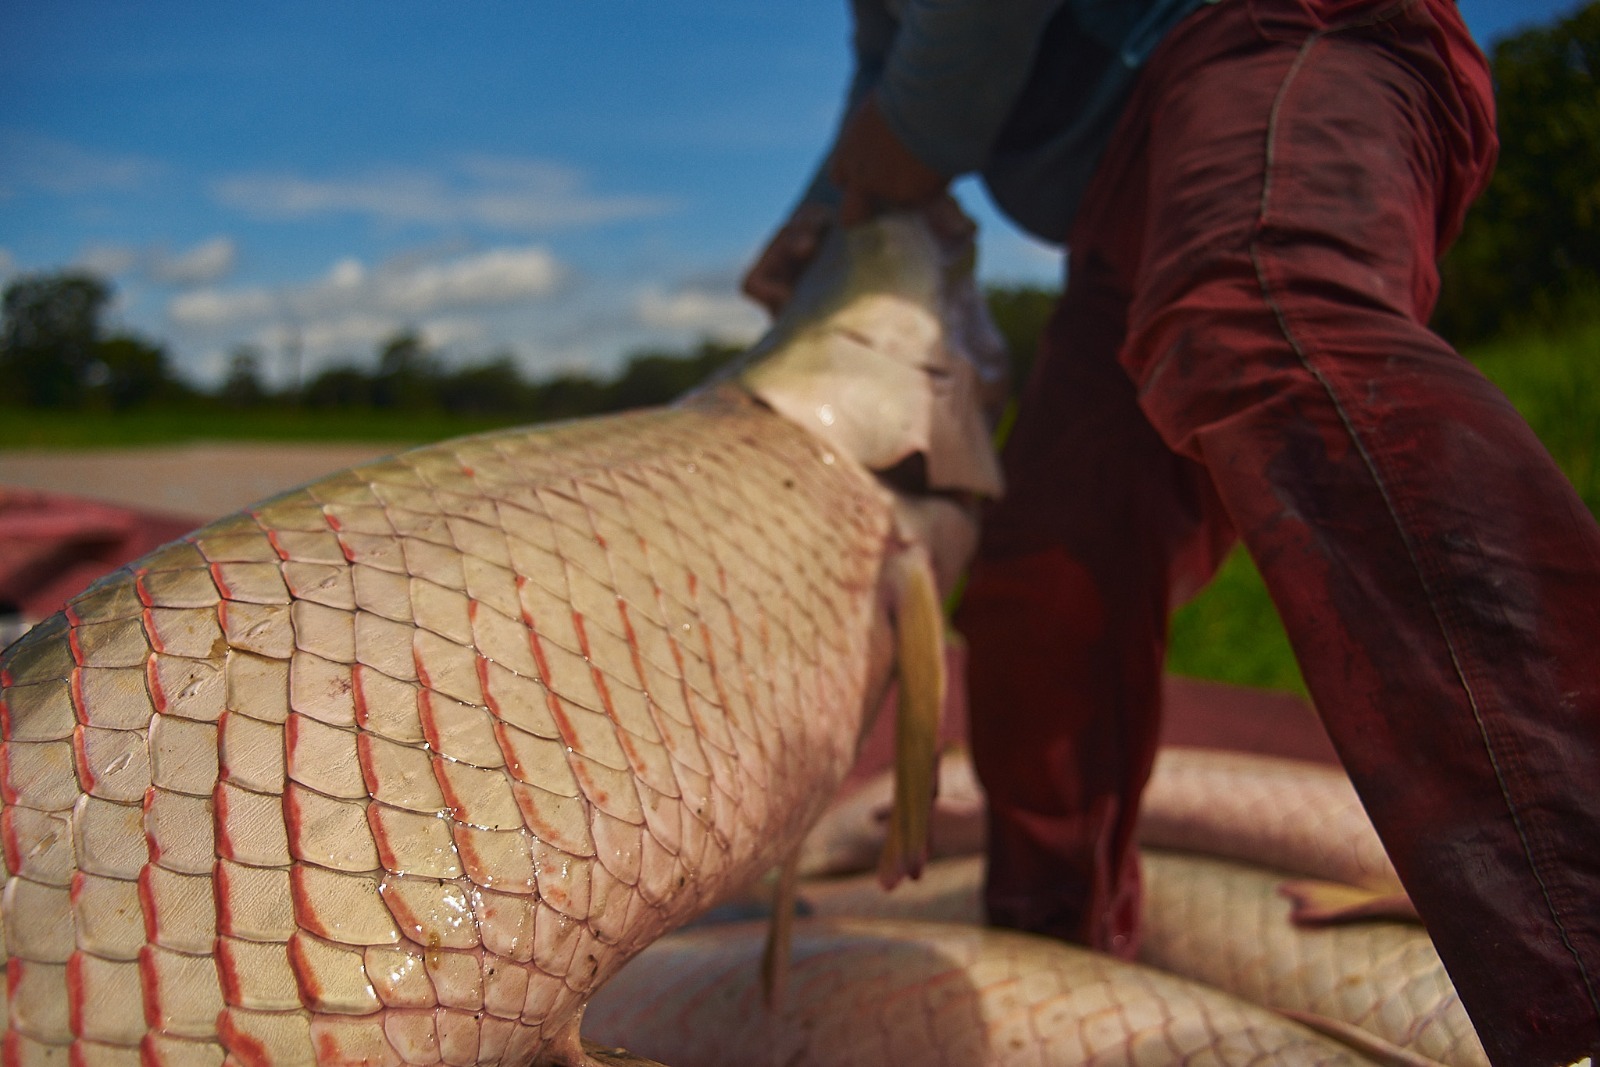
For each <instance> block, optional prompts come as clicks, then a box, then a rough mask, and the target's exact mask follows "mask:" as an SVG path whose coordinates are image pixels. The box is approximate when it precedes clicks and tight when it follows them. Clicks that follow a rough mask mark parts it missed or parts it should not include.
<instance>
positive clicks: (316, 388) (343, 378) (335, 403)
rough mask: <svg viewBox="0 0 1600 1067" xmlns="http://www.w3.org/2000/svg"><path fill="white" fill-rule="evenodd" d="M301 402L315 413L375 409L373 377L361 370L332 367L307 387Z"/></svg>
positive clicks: (307, 384) (302, 391) (353, 367)
mask: <svg viewBox="0 0 1600 1067" xmlns="http://www.w3.org/2000/svg"><path fill="white" fill-rule="evenodd" d="M300 402H301V403H302V404H304V405H305V406H306V407H308V408H311V409H313V410H319V409H323V410H325V409H330V408H331V409H333V410H337V411H349V410H352V409H356V408H369V407H371V406H372V375H370V374H368V373H367V372H366V371H364V370H362V369H361V368H360V367H355V366H351V365H349V364H340V365H338V366H333V367H329V368H328V369H327V370H324V371H323V372H321V373H320V374H318V375H317V376H316V377H315V378H312V379H311V381H309V382H307V383H306V386H305V388H304V389H302V390H301V391H300Z"/></svg>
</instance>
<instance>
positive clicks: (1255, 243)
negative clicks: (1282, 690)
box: [1249, 31, 1600, 1015]
mask: <svg viewBox="0 0 1600 1067" xmlns="http://www.w3.org/2000/svg"><path fill="white" fill-rule="evenodd" d="M1324 36H1325V34H1324V33H1323V32H1321V31H1315V32H1313V33H1311V34H1310V35H1308V36H1307V38H1306V40H1305V41H1304V43H1303V44H1302V45H1301V47H1300V50H1299V53H1298V54H1297V55H1296V56H1295V59H1294V62H1293V63H1291V64H1290V66H1289V68H1288V70H1287V71H1286V72H1285V74H1284V78H1283V81H1282V83H1281V84H1280V85H1279V87H1278V92H1277V95H1276V96H1275V97H1274V98H1273V102H1272V107H1271V110H1270V112H1269V114H1268V120H1267V139H1266V144H1265V146H1264V150H1265V166H1264V173H1263V179H1262V185H1261V199H1260V203H1259V208H1258V213H1257V219H1256V225H1255V230H1254V232H1253V233H1252V234H1251V236H1250V241H1249V254H1250V261H1251V265H1252V267H1253V268H1254V270H1255V274H1256V281H1257V284H1258V285H1259V286H1260V289H1261V295H1262V299H1263V301H1264V302H1265V303H1266V305H1267V307H1268V309H1269V310H1270V311H1271V313H1272V315H1273V318H1274V320H1275V321H1276V323H1277V325H1278V330H1279V332H1280V333H1281V334H1282V336H1283V339H1284V341H1285V343H1286V344H1287V345H1288V346H1289V349H1290V351H1291V352H1292V353H1293V355H1294V357H1295V359H1296V360H1297V361H1298V362H1299V363H1300V365H1301V366H1302V367H1303V368H1304V369H1305V371H1306V372H1307V373H1308V374H1309V375H1311V377H1312V379H1313V380H1315V381H1316V383H1317V385H1318V387H1319V388H1320V389H1321V390H1322V391H1323V393H1324V395H1325V396H1326V397H1327V399H1328V402H1329V404H1330V405H1331V406H1332V408H1333V410H1334V412H1335V414H1336V415H1337V416H1338V418H1339V422H1340V425H1341V426H1342V427H1343V428H1344V432H1345V434H1346V436H1347V437H1348V438H1349V440H1350V443H1351V446H1352V447H1353V448H1354V449H1355V452H1356V454H1357V455H1358V456H1360V458H1361V462H1362V465H1363V466H1364V467H1365V468H1366V470H1367V474H1368V476H1369V477H1370V478H1371V479H1372V482H1373V485H1374V487H1375V488H1376V489H1377V491H1378V495H1379V498H1380V499H1381V500H1382V501H1383V506H1384V509H1385V511H1386V512H1387V513H1388V515H1389V518H1390V521H1391V522H1392V523H1393V525H1394V527H1395V530H1396V532H1397V533H1398V534H1399V537H1400V542H1401V544H1402V545H1403V546H1404V547H1405V551H1406V556H1407V558H1408V560H1409V561H1410V565H1411V570H1412V573H1413V575H1414V576H1415V577H1416V579H1417V581H1418V583H1419V584H1420V585H1421V587H1422V589H1423V595H1424V596H1425V597H1426V599H1427V603H1428V610H1429V613H1430V614H1431V615H1432V616H1433V619H1434V622H1435V624H1436V626H1437V627H1438V630H1439V634H1440V637H1441V638H1442V639H1443V641H1444V644H1445V648H1446V650H1447V651H1448V653H1449V655H1450V663H1451V666H1452V668H1453V669H1454V671H1455V675H1456V678H1457V680H1458V681H1459V682H1460V685H1461V690H1462V692H1463V694H1464V695H1465V696H1466V698H1467V706H1468V708H1469V709H1470V710H1471V714H1472V717H1473V721H1474V723H1475V724H1476V726H1477V728H1478V736H1479V738H1480V739H1481V741H1482V743H1483V751H1484V754H1485V756H1487V758H1488V761H1489V766H1490V768H1491V769H1492V770H1493V771H1494V776H1495V784H1496V786H1497V787H1498V789H1499V791H1500V797H1501V801H1502V803H1503V804H1504V805H1505V809H1506V813H1507V814H1508V815H1509V816H1510V818H1511V825H1512V829H1513V831H1514V832H1515V833H1516V837H1517V842H1518V844H1519V845H1521V847H1522V852H1523V858H1524V860H1525V861H1526V863H1527V865H1528V870H1529V872H1530V873H1531V874H1532V875H1533V878H1534V881H1535V882H1536V883H1537V885H1538V887H1539V892H1540V894H1541V896H1542V897H1543V898H1544V903H1545V909H1546V911H1547V912H1548V914H1549V916H1550V920H1551V922H1552V923H1553V924H1554V925H1555V928H1556V931H1557V933H1558V934H1559V936H1560V938H1561V943H1562V945H1563V946H1564V947H1565V949H1566V950H1567V953H1568V955H1569V956H1570V957H1571V959H1572V960H1573V963H1574V964H1575V966H1576V967H1577V969H1578V973H1579V975H1581V976H1582V979H1583V983H1584V988H1585V992H1586V993H1587V995H1588V999H1589V1001H1590V1003H1591V1005H1593V1006H1594V1008H1595V1011H1596V1014H1597V1015H1600V995H1597V992H1596V988H1595V982H1594V979H1593V977H1592V976H1591V975H1590V974H1589V971H1588V968H1587V967H1586V965H1585V962H1584V959H1583V955H1582V953H1580V952H1579V951H1578V949H1577V946H1576V945H1575V944H1574V943H1573V941H1572V939H1571V937H1570V935H1569V933H1568V931H1567V928H1566V924H1565V923H1564V922H1563V921H1562V917H1561V912H1560V910H1559V909H1558V908H1557V907H1556V903H1555V900H1554V897H1553V895H1552V892H1551V889H1550V885H1549V884H1548V882H1547V880H1546V878H1545V874H1544V870H1543V865H1542V863H1541V862H1540V856H1547V855H1548V853H1549V852H1550V850H1549V849H1548V848H1541V849H1536V848H1535V847H1534V844H1533V842H1532V841H1531V840H1530V838H1529V835H1528V832H1527V829H1526V828H1525V826H1524V820H1523V816H1522V813H1521V810H1520V808H1519V805H1518V804H1517V803H1516V801H1515V799H1514V798H1513V795H1512V790H1511V786H1510V784H1509V781H1508V777H1509V776H1508V774H1507V773H1506V769H1505V768H1504V767H1502V765H1501V759H1500V757H1499V754H1498V753H1497V752H1496V749H1495V743H1494V741H1493V739H1492V737H1491V730H1490V728H1489V725H1488V723H1487V722H1486V721H1485V719H1484V716H1483V712H1482V708H1481V707H1480V706H1479V702H1478V695H1477V692H1476V690H1475V689H1474V686H1473V684H1472V682H1471V680H1470V678H1469V677H1468V671H1467V669H1466V665H1465V663H1464V662H1463V660H1462V657H1461V654H1460V651H1459V650H1458V648H1457V644H1456V641H1455V639H1454V637H1453V636H1452V629H1453V628H1452V626H1451V625H1450V624H1449V623H1448V621H1447V618H1446V615H1447V614H1448V613H1447V612H1446V611H1445V610H1444V609H1443V607H1442V605H1441V603H1440V599H1439V597H1438V596H1437V594H1436V591H1435V588H1434V583H1433V582H1432V581H1430V579H1429V577H1428V575H1427V572H1426V570H1425V568H1424V567H1423V565H1422V560H1421V556H1420V552H1419V546H1418V545H1417V544H1416V543H1415V541H1414V538H1413V537H1412V535H1411V533H1410V528H1409V526H1408V525H1407V521H1406V520H1407V519H1408V518H1409V514H1402V512H1407V513H1408V512H1409V509H1406V508H1403V507H1401V506H1399V505H1397V502H1396V500H1395V498H1394V496H1393V494H1392V493H1391V492H1390V488H1389V481H1388V479H1387V478H1386V477H1385V476H1384V473H1383V471H1382V470H1381V464H1380V463H1379V462H1378V460H1377V457H1376V456H1375V455H1373V454H1372V452H1371V451H1370V450H1369V449H1368V448H1367V446H1366V443H1365V441H1364V440H1363V438H1362V437H1361V435H1360V433H1359V432H1358V430H1357V427H1356V425H1355V421H1354V420H1353V419H1352V417H1351V416H1350V413H1349V412H1347V411H1346V410H1345V407H1344V405H1343V404H1342V403H1341V401H1340V399H1339V396H1338V393H1337V392H1336V391H1335V390H1334V388H1333V386H1332V383H1331V382H1329V380H1328V378H1327V377H1326V375H1324V374H1323V373H1322V371H1321V370H1320V369H1319V368H1318V367H1317V366H1316V365H1315V364H1314V363H1313V361H1312V359H1311V357H1310V353H1309V351H1308V349H1307V347H1306V345H1304V344H1303V343H1302V342H1301V340H1300V337H1299V335H1298V334H1297V333H1296V332H1295V329H1294V327H1293V325H1292V324H1291V322H1290V320H1289V314H1288V311H1287V309H1286V308H1285V307H1284V305H1283V304H1282V302H1280V301H1279V299H1278V298H1277V296H1276V292H1275V289H1274V286H1273V284H1272V281H1271V278H1270V275H1269V272H1268V269H1267V264H1266V257H1265V254H1264V252H1263V240H1262V238H1263V235H1264V233H1265V230H1266V227H1267V220H1268V215H1269V208H1270V206H1271V203H1272V199H1271V198H1272V192H1273V184H1274V183H1273V178H1274V174H1275V164H1276V161H1277V151H1278V134H1279V123H1280V119H1281V115H1282V109H1283V106H1284V103H1285V101H1286V100H1287V99H1288V97H1289V94H1290V91H1291V88H1292V87H1293V85H1294V82H1295V79H1296V76H1297V75H1298V74H1299V72H1300V70H1301V69H1302V67H1303V66H1304V65H1305V63H1306V62H1307V61H1308V59H1309V57H1310V55H1311V53H1312V51H1313V50H1314V49H1315V48H1316V47H1317V45H1318V44H1320V43H1321V42H1322V39H1323V37H1324Z"/></svg>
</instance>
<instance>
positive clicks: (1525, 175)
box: [0, 2, 1600, 692]
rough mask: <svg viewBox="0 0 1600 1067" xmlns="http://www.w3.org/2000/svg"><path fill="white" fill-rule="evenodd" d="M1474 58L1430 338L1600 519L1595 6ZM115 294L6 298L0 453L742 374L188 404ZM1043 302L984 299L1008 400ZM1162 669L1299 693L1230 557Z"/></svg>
mask: <svg viewBox="0 0 1600 1067" xmlns="http://www.w3.org/2000/svg"><path fill="white" fill-rule="evenodd" d="M1490 58H1491V62H1492V66H1493V72H1494V79H1495V90H1496V100H1497V106H1498V110H1499V125H1500V136H1501V153H1500V161H1499V165H1498V167H1497V169H1496V171H1495V174H1494V177H1493V179H1492V181H1491V183H1490V185H1489V187H1488V189H1487V190H1486V191H1485V193H1484V194H1483V196H1482V197H1481V198H1480V199H1479V201H1478V202H1477V203H1476V205H1475V206H1474V207H1473V209H1472V211H1471V213H1470V214H1469V216H1468V219H1467V223H1466V226H1465V228H1464V230H1463V233H1462V235H1461V237H1460V239H1459V240H1458V241H1457V242H1456V244H1455V246H1454V247H1453V248H1452V249H1451V250H1450V252H1449V254H1448V255H1447V256H1446V258H1445V261H1444V264H1443V268H1442V283H1443V284H1442V290H1441V296H1440V300H1439V306H1438V309H1437V311H1436V314H1435V317H1434V321H1433V325H1434V327H1435V328H1436V329H1437V330H1438V331H1439V332H1440V333H1441V334H1443V335H1444V336H1445V337H1447V338H1449V339H1450V340H1451V341H1452V342H1454V343H1455V344H1456V345H1457V346H1458V347H1459V348H1460V349H1461V351H1462V352H1463V354H1464V355H1465V356H1466V357H1467V358H1469V359H1471V360H1472V361H1473V362H1474V363H1476V364H1477V365H1478V366H1479V367H1480V368H1481V369H1482V370H1483V371H1484V373H1485V374H1486V375H1487V376H1488V377H1489V378H1490V379H1491V380H1493V381H1494V382H1495V383H1496V384H1497V385H1498V386H1500V388H1501V389H1503V390H1504V391H1505V393H1506V394H1507V396H1508V397H1509V398H1510V399H1511V401H1512V402H1513V403H1514V404H1515V405H1516V406H1517V407H1518V409H1519V410H1520V411H1521V412H1522V413H1523V415H1524V416H1525V417H1526V418H1527V419H1528V421H1529V423H1530V424H1531V425H1532V426H1533V428H1534V430H1535V431H1536V432H1537V433H1538V434H1539V436H1540V438H1541V440H1543V441H1544V443H1545V445H1546V447H1547V448H1548V449H1549V450H1550V452H1551V454H1552V455H1553V456H1554V457H1555V459H1556V461H1557V463H1558V464H1559V465H1560V466H1561V467H1562V469H1563V470H1564V471H1565V472H1566V473H1567V476H1568V477H1569V478H1570V479H1571V480H1572V482H1573V485H1574V486H1575V487H1576V488H1577V490H1578V492H1579V494H1580V495H1581V496H1582V498H1583V499H1584V501H1585V502H1586V503H1587V504H1588V506H1589V508H1590V510H1591V511H1593V512H1595V513H1596V514H1597V515H1600V359H1597V354H1600V85H1597V80H1596V78H1597V74H1600V2H1595V3H1590V4H1587V5H1585V6H1583V7H1581V8H1579V9H1577V10H1576V11H1575V12H1574V13H1573V14H1572V15H1570V16H1568V17H1566V18H1563V19H1560V20H1558V21H1556V22H1554V23H1551V24H1550V25H1547V26H1543V27H1538V28H1534V29H1530V30H1528V31H1525V32H1523V33H1520V34H1517V35H1514V36H1510V37H1507V38H1505V39H1503V40H1501V41H1499V42H1498V43H1497V44H1496V45H1495V46H1494V48H1493V50H1492V53H1491V56H1490ZM113 295H114V294H113V292H112V290H111V287H110V286H109V284H108V283H107V282H105V281H103V280H101V279H99V278H96V277H94V276H92V275H89V274H85V273H81V272H64V273H58V274H46V275H30V276H24V277H21V278H17V279H15V280H13V281H12V282H11V283H10V284H9V285H8V286H7V288H6V290H5V293H4V306H3V322H0V448H16V447H30V446H55V447H59V446H95V445H118V444H145V443H153V442H161V441H176V440H184V439H189V440H193V439H198V438H224V437H227V438H255V439H267V440H272V439H300V440H316V439H323V440H327V439H334V438H339V439H345V440H356V439H360V440H375V441H384V442H392V443H394V444H396V445H401V444H409V443H421V442H425V441H430V440H437V439H439V438H442V437H447V436H451V435H454V434H459V433H465V432H472V431H476V430H482V429H488V428H492V427H495V426H503V425H509V424H516V423H532V422H541V421H547V420H552V419H564V418H575V417H580V416H586V415H594V414H600V413H605V412H611V411H620V410H625V409H629V408H635V407H642V406H646V405H651V404H660V403H665V402H667V401H669V400H671V399H672V398H674V397H676V396H678V395H680V394H681V393H683V392H684V391H686V390H688V389H690V388H692V387H694V386H695V385H697V384H699V383H700V382H702V381H704V380H705V379H706V378H707V377H708V376H709V375H711V374H713V373H715V372H716V371H717V370H718V369H719V368H721V367H723V366H724V365H726V364H727V363H728V362H730V361H731V360H732V359H734V358H735V357H736V356H737V355H738V354H739V352H738V350H737V349H736V348H734V347H732V346H729V345H725V344H720V343H717V342H714V341H711V340H706V341H702V342H701V343H700V344H699V345H698V346H696V347H694V348H693V349H691V350H689V351H640V352H635V353H632V354H631V355H630V356H629V357H628V359H627V360H626V362H625V364H624V369H623V370H622V372H621V373H620V374H618V375H616V376H615V377H612V378H607V379H597V378H592V377H589V376H587V375H585V374H582V373H577V372H572V373H567V374H562V375H558V376H555V377H551V378H547V379H544V380H540V381H529V380H527V379H526V378H524V376H523V375H522V373H521V372H520V371H519V369H518V368H517V366H516V363H515V362H514V361H513V359H512V357H511V356H510V354H508V353H489V354H487V355H485V356H483V357H482V358H479V359H476V360H472V361H469V362H467V363H465V364H463V365H460V366H453V367H447V366H445V365H443V364H442V363H441V362H440V360H439V359H438V358H437V356H436V355H435V354H434V353H433V352H430V351H429V350H428V348H427V347H426V346H425V344H424V343H423V341H422V339H421V338H420V336H419V335H418V334H416V333H414V332H401V333H398V334H396V335H394V336H392V337H390V338H388V339H387V340H385V341H384V342H383V343H381V344H380V345H379V346H378V347H377V350H376V351H375V352H373V353H371V354H370V355H369V356H368V357H367V358H365V359H358V358H351V359H349V360H346V361H344V362H341V363H338V364H335V365H333V366H329V367H327V368H325V369H323V370H321V371H320V372H318V373H317V374H315V375H314V376H312V377H310V378H309V379H307V380H305V381H303V382H300V383H297V384H296V385H294V386H292V387H290V388H283V389H274V388H271V387H269V386H268V385H267V384H266V381H265V377H264V373H263V371H264V363H265V359H266V354H265V353H263V352H262V351H260V350H258V349H254V348H250V347H248V346H246V347H241V348H239V349H237V350H235V351H234V352H233V353H232V354H231V356H230V364H229V371H228V374H227V375H226V377H225V379H224V380H223V381H222V383H221V384H220V385H219V386H218V387H217V388H215V389H213V390H209V391H202V390H200V389H198V388H196V387H195V386H193V385H192V384H189V383H186V382H185V381H183V380H182V379H180V378H178V377H177V376H175V375H174V373H173V372H172V368H171V365H170V361H169V360H168V358H167V354H166V351H165V349H164V347H163V345H162V344H161V343H160V342H159V341H156V340H152V339H149V338H144V337H138V336H133V335H129V334H123V333H117V332H114V331H108V330H106V329H105V327H104V323H103V320H104V317H105V312H106V309H107V308H108V306H109V305H110V303H111V300H112V297H113ZM1055 295H1056V294H1055V293H1054V292H1052V291H1049V290H1046V289H1040V288H1035V287H1029V286H1004V285H1000V286H994V287H991V288H990V289H989V291H988V296H989V304H990V308H991V310H992V312H993V314H994V317H995V320H996V323H997V324H998V326H999V328H1000V331H1001V333H1002V334H1003V335H1004V336H1005V338H1006V340H1007V342H1008V344H1009V345H1010V348H1011V352H1012V358H1013V366H1014V374H1015V377H1016V379H1017V380H1018V381H1020V380H1022V378H1024V377H1025V376H1026V374H1027V370H1028V367H1029V366H1030V365H1031V363H1032V359H1033V354H1034V349H1035V346H1036V344H1037V340H1038V337H1039V334H1040V331H1041V330H1042V328H1043V326H1044V323H1045V320H1046V319H1047V318H1048V316H1049V314H1050V310H1051V307H1052V305H1053V303H1054V299H1055ZM334 416H337V417H334ZM1169 666H1170V668H1171V669H1172V670H1173V671H1175V672H1178V673H1182V674H1190V675H1196V676H1200V677H1207V678H1214V679H1219V680H1223V681H1231V682H1236V683H1242V684H1250V685H1259V686H1266V687H1272V688H1279V689H1287V690H1297V691H1301V692H1303V691H1304V686H1303V683H1302V682H1301V679H1300V675H1299V672H1298V670H1297V669H1296V667H1295V663H1294V658H1293V655H1292V654H1291V653H1290V651H1289V646H1288V641H1287V639H1286V638H1285V637H1284V635H1283V631H1282V628H1281V626H1280V625H1279V623H1278V621H1277V616H1276V613H1275V612H1274V610H1273V607H1272V604H1271V601H1270V599H1269V598H1268V596H1267V593H1266V590H1265V588H1264V587H1263V586H1262V584H1261V580H1260V577H1259V575H1258V574H1257V573H1256V571H1255V569H1254V567H1253V565H1252V564H1251V562H1250V560H1249V558H1248V556H1246V555H1245V554H1244V553H1243V552H1242V551H1241V552H1236V553H1235V554H1234V555H1233V556H1232V557H1231V558H1230V559H1229V561H1228V562H1227V564H1226V565H1225V566H1224V567H1223V569H1222V571H1221V572H1220V573H1219V574H1218V575H1217V577H1216V579H1215V580H1214V581H1213V582H1212V583H1211V585H1210V586H1208V587H1207V589H1206V590H1204V591H1203V592H1202V593H1201V594H1200V595H1199V596H1198V597H1196V598H1195V600H1193V601H1192V602H1191V603H1189V604H1188V605H1186V606H1184V607H1183V608H1181V609H1180V610H1179V611H1178V613H1177V614H1176V616H1175V617H1174V620H1173V629H1172V635H1171V645H1170V651H1169Z"/></svg>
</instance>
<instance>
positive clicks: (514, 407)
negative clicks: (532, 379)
mask: <svg viewBox="0 0 1600 1067" xmlns="http://www.w3.org/2000/svg"><path fill="white" fill-rule="evenodd" d="M435 400H436V401H437V403H438V404H439V406H440V407H442V408H444V409H445V410H446V411H449V412H451V413H452V414H457V415H516V414H522V415H528V414H531V410H532V407H533V391H532V389H531V387H530V386H529V385H528V383H527V382H525V381H523V380H522V375H521V373H520V372H519V371H518V370H517V364H516V361H515V360H513V359H512V358H511V356H510V355H509V354H504V353H502V354H501V355H498V356H495V357H493V358H491V359H488V360H486V361H484V362H482V363H473V364H469V365H468V366H465V367H462V368H461V369H460V370H457V371H454V372H451V373H448V374H443V375H440V377H439V379H438V382H437V385H436V392H435Z"/></svg>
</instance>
